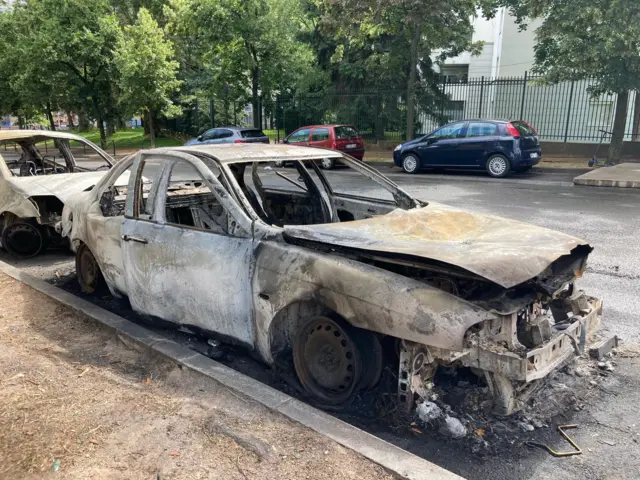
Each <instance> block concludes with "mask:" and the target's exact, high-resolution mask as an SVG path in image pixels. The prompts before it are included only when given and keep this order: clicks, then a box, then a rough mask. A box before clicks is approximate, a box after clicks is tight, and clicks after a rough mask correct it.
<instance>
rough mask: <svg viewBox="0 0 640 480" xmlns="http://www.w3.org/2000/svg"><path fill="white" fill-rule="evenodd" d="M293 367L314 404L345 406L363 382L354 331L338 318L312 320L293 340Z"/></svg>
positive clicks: (316, 318) (302, 326)
mask: <svg viewBox="0 0 640 480" xmlns="http://www.w3.org/2000/svg"><path fill="white" fill-rule="evenodd" d="M293 365H294V367H295V371H296V375H297V376H298V380H299V381H300V383H301V384H302V386H303V388H304V389H305V391H306V392H307V393H308V394H309V395H310V396H311V397H312V400H313V402H314V403H316V404H318V405H320V406H325V407H338V406H341V405H344V404H347V403H348V402H349V401H350V400H351V399H352V396H353V395H354V393H355V392H356V391H357V389H358V388H359V386H360V385H361V382H362V357H361V354H360V350H359V348H358V344H357V343H356V340H355V335H354V333H353V328H352V327H350V326H349V325H348V324H347V323H346V322H343V321H341V320H339V319H332V318H329V317H324V316H318V317H312V318H310V319H309V320H307V321H306V322H304V324H303V325H301V326H300V328H298V330H297V332H296V334H295V337H294V339H293Z"/></svg>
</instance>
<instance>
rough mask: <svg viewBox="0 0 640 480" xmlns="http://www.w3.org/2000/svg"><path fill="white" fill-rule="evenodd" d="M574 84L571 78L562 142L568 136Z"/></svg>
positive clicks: (565, 140) (565, 141)
mask: <svg viewBox="0 0 640 480" xmlns="http://www.w3.org/2000/svg"><path fill="white" fill-rule="evenodd" d="M574 85H575V81H573V80H571V90H570V91H569V106H568V107H567V123H566V124H565V127H564V143H567V139H568V138H569V120H570V119H571V104H572V103H573V87H574Z"/></svg>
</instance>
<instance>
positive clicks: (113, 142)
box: [111, 140, 116, 158]
mask: <svg viewBox="0 0 640 480" xmlns="http://www.w3.org/2000/svg"><path fill="white" fill-rule="evenodd" d="M111 143H112V144H113V158H116V141H115V140H113V141H112V142H111Z"/></svg>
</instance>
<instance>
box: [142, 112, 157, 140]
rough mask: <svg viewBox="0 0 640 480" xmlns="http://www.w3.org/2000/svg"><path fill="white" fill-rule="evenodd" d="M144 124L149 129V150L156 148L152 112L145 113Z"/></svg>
mask: <svg viewBox="0 0 640 480" xmlns="http://www.w3.org/2000/svg"><path fill="white" fill-rule="evenodd" d="M144 124H145V125H146V127H147V128H148V129H149V140H151V148H156V130H155V127H154V126H153V112H152V111H148V112H146V113H145V122H144Z"/></svg>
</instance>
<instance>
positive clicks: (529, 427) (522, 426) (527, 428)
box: [518, 422, 536, 432]
mask: <svg viewBox="0 0 640 480" xmlns="http://www.w3.org/2000/svg"><path fill="white" fill-rule="evenodd" d="M518 426H519V427H520V430H522V431H523V432H533V431H534V430H535V429H536V428H535V427H534V426H533V425H531V424H530V423H526V422H520V423H518Z"/></svg>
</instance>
